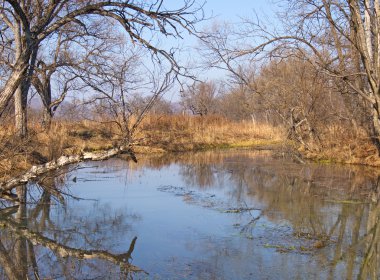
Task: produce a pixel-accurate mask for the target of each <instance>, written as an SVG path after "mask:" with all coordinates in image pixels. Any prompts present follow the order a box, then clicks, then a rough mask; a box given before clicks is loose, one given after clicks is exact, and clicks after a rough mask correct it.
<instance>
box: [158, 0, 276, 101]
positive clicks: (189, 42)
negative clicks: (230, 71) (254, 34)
mask: <svg viewBox="0 0 380 280" xmlns="http://www.w3.org/2000/svg"><path fill="white" fill-rule="evenodd" d="M171 1H175V0H171ZM197 1H199V3H201V2H202V0H197ZM274 1H276V0H224V1H223V0H206V1H205V5H204V13H205V17H206V18H210V17H211V18H210V19H209V20H205V21H203V22H200V23H199V24H198V25H197V26H196V28H197V30H198V31H202V30H204V29H207V27H209V26H211V25H212V24H213V22H224V21H225V22H229V23H235V24H238V23H239V22H241V21H242V19H244V18H253V17H256V16H258V17H259V18H260V19H261V20H264V21H268V20H269V22H273V24H276V21H277V19H276V15H275V13H276V11H278V7H277V6H276V5H275V4H274V3H273V2H274ZM179 2H181V1H179ZM179 2H176V4H177V3H179ZM182 35H183V37H184V40H177V39H173V38H166V39H164V40H163V41H161V45H162V46H164V47H169V48H170V46H178V47H179V48H181V49H182V51H181V54H180V55H179V58H180V60H182V61H181V62H180V64H183V63H184V64H187V63H189V64H190V65H192V66H194V65H196V64H198V63H200V62H201V60H202V58H201V57H200V56H199V54H198V53H197V51H196V50H195V47H196V46H197V45H198V40H197V38H196V37H195V36H188V35H187V34H186V32H184V33H182ZM177 57H178V56H177ZM199 71H200V72H198V74H200V77H198V78H199V79H202V80H210V79H213V80H218V79H224V78H225V77H226V73H225V72H223V71H221V70H215V69H214V70H212V69H209V70H199ZM166 98H167V99H169V100H172V101H178V100H179V95H178V88H177V87H176V88H175V89H173V90H172V91H171V92H170V93H168V94H167V95H166Z"/></svg>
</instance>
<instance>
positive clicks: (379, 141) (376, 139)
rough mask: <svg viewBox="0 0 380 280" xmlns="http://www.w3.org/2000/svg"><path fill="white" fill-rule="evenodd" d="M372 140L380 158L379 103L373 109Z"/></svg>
mask: <svg viewBox="0 0 380 280" xmlns="http://www.w3.org/2000/svg"><path fill="white" fill-rule="evenodd" d="M371 130H372V131H371V140H372V143H373V144H374V145H375V146H376V148H377V152H378V154H379V156H380V112H379V107H378V103H377V102H376V103H375V104H374V105H373V109H372V129H371Z"/></svg>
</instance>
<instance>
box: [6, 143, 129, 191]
mask: <svg viewBox="0 0 380 280" xmlns="http://www.w3.org/2000/svg"><path fill="white" fill-rule="evenodd" d="M123 153H129V154H130V155H131V158H132V159H133V160H135V157H134V154H133V152H132V151H131V150H130V148H129V147H124V146H122V147H118V148H114V149H110V150H107V151H102V152H96V153H91V152H84V153H83V154H81V155H74V156H61V157H60V158H58V159H57V160H54V161H50V162H48V163H45V164H41V165H34V166H33V167H32V168H31V169H30V170H29V171H27V172H26V173H24V174H23V175H20V176H18V177H15V178H13V179H11V180H9V181H6V182H3V183H0V197H1V192H9V191H11V190H12V189H13V188H15V187H17V186H19V185H22V184H26V183H28V182H29V181H30V180H32V179H35V178H37V177H39V176H41V175H43V174H45V173H47V172H50V171H54V170H57V169H59V168H62V167H64V166H67V165H70V164H73V163H79V162H82V161H89V160H93V161H99V160H105V159H109V158H111V157H114V156H116V155H119V154H123Z"/></svg>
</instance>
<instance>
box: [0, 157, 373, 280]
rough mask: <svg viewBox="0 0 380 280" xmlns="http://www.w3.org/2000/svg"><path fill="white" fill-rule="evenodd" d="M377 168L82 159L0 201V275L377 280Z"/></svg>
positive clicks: (276, 161) (233, 160) (271, 161)
mask: <svg viewBox="0 0 380 280" xmlns="http://www.w3.org/2000/svg"><path fill="white" fill-rule="evenodd" d="M376 172H377V171H376V170H374V169H369V168H363V167H353V166H351V167H349V166H339V165H321V164H319V165H318V164H306V165H300V164H297V163H294V162H292V161H290V160H289V159H286V158H278V157H277V158H276V157H273V156H272V155H271V153H270V152H267V151H260V152H258V151H245V150H242V151H226V152H205V153H197V154H187V155H176V156H171V157H170V156H164V157H152V158H143V159H141V160H140V161H139V163H137V164H136V163H133V162H127V161H124V160H121V159H112V160H108V161H105V162H89V163H84V164H81V165H79V166H77V167H76V168H74V169H73V170H72V171H71V172H69V173H67V174H63V175H59V176H57V175H56V176H55V178H54V179H53V178H49V177H47V178H46V179H45V180H44V182H43V183H42V184H41V185H44V187H45V188H42V187H41V186H37V185H30V186H28V189H27V192H28V193H27V201H28V203H27V204H26V205H24V206H22V207H5V206H6V205H4V207H3V208H4V209H3V210H2V211H1V212H0V225H1V228H0V241H1V244H0V265H1V270H0V278H1V279H13V278H12V277H17V278H20V277H21V278H25V279H26V278H27V277H28V279H38V278H40V279H379V277H380V273H379V267H380V255H379V254H380V239H379V237H380V232H379V231H380V221H379V219H380V211H379V210H380V205H379V202H378V201H379V200H378V198H379V192H378V191H379V181H378V178H379V177H378V176H377V175H376ZM54 186H59V188H60V189H61V190H62V191H63V192H64V193H65V194H64V195H63V197H60V195H59V194H58V193H56V192H55V191H54V188H53V187H54ZM63 199H64V201H63ZM135 237H137V240H134V238H135ZM129 257H131V258H129ZM139 269H141V270H143V272H133V271H134V270H139Z"/></svg>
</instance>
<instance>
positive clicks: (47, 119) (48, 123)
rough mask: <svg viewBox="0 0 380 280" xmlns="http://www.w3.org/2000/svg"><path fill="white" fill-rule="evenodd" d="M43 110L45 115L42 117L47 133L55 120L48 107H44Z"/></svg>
mask: <svg viewBox="0 0 380 280" xmlns="http://www.w3.org/2000/svg"><path fill="white" fill-rule="evenodd" d="M43 110H44V111H43V115H42V126H43V128H44V129H45V130H46V131H49V130H50V127H51V121H52V118H53V114H52V112H51V109H50V108H48V107H46V106H44V109H43Z"/></svg>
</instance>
